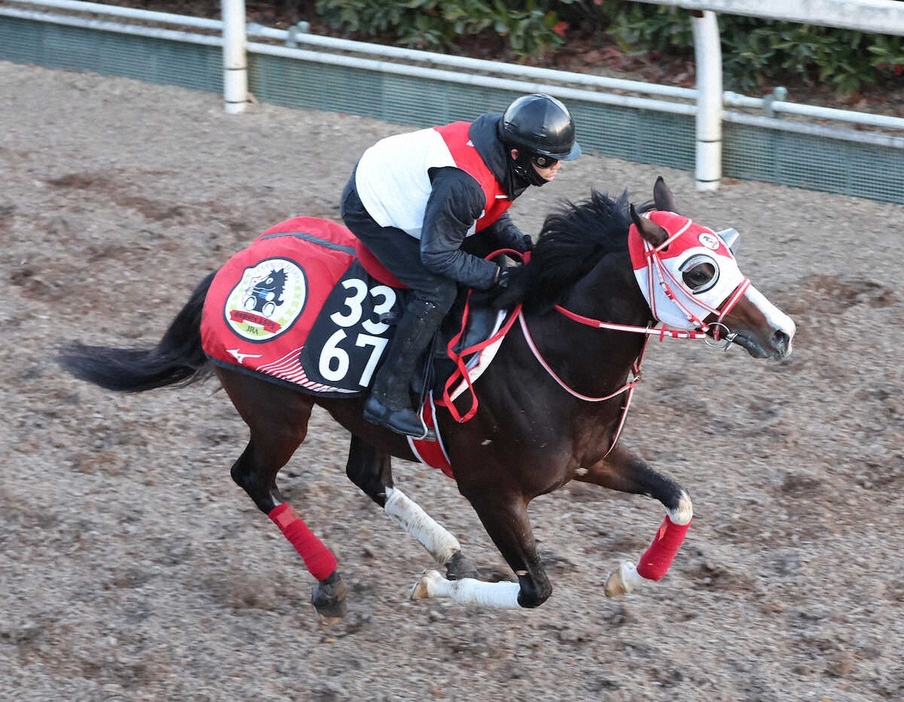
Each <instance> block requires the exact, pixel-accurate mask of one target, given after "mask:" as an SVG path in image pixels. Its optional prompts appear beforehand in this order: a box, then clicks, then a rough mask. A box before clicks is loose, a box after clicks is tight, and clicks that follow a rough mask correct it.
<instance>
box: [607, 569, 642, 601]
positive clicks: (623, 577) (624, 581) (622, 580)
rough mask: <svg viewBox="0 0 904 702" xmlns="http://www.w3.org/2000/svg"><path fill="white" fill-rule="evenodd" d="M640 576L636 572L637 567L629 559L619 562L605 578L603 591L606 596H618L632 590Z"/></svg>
mask: <svg viewBox="0 0 904 702" xmlns="http://www.w3.org/2000/svg"><path fill="white" fill-rule="evenodd" d="M640 580H641V577H640V576H639V575H638V574H637V568H636V567H635V566H634V564H633V563H631V561H625V562H624V563H621V564H620V565H619V566H618V568H616V569H615V570H613V571H612V572H611V573H610V574H609V577H608V578H606V585H605V588H604V591H605V593H606V597H620V596H621V595H627V594H628V593H629V592H633V591H634V589H635V588H636V587H637V585H638V584H639V581H640Z"/></svg>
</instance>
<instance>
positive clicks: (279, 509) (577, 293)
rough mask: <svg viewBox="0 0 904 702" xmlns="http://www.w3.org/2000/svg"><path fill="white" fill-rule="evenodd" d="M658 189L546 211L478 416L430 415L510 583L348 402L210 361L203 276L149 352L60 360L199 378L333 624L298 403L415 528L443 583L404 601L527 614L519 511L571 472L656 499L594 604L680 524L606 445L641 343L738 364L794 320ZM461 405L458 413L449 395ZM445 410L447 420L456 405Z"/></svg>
mask: <svg viewBox="0 0 904 702" xmlns="http://www.w3.org/2000/svg"><path fill="white" fill-rule="evenodd" d="M676 212H677V208H676V206H675V204H674V202H673V197H672V194H671V192H670V191H669V190H668V188H667V187H666V185H665V183H664V182H663V181H662V179H661V178H660V179H658V180H657V181H656V184H655V186H654V189H653V202H652V203H648V204H646V205H642V206H639V207H638V208H635V207H634V206H633V205H631V204H630V203H629V201H628V197H627V194H626V193H625V194H622V195H621V196H620V197H616V198H613V197H609V196H607V195H603V194H601V193H599V192H596V191H592V192H591V196H590V198H589V199H588V200H587V201H585V202H583V203H579V204H577V205H575V204H571V203H569V204H566V205H564V206H563V207H562V209H561V210H560V211H558V212H555V213H553V214H551V215H550V216H548V217H547V219H546V221H545V223H544V226H543V231H542V233H541V235H540V237H539V238H538V241H537V244H536V247H535V249H534V251H533V252H532V255H531V257H530V258H529V260H528V261H527V262H526V263H525V264H524V265H522V266H520V267H517V268H515V269H513V273H512V278H511V280H512V282H511V284H510V286H509V288H508V290H507V291H505V292H504V293H503V296H502V297H501V298H499V299H497V300H496V301H495V302H496V304H497V305H498V306H500V307H507V308H509V309H515V310H517V312H518V316H517V323H515V324H513V326H512V327H511V328H510V330H509V331H508V333H507V335H506V337H505V338H504V340H503V342H502V344H501V346H500V347H499V349H498V352H497V354H496V357H495V359H494V360H493V362H492V364H490V365H489V366H488V367H487V368H486V370H485V372H484V373H483V374H482V375H481V376H480V377H479V379H478V380H476V382H475V383H474V386H473V391H474V393H475V395H476V398H477V400H478V405H477V411H476V413H475V414H474V416H473V418H471V419H470V420H469V421H466V422H459V421H456V418H455V417H454V416H453V413H452V412H450V411H449V408H445V409H444V408H442V407H440V408H439V409H437V410H436V417H435V420H436V426H437V429H438V433H439V435H440V436H441V437H442V441H443V444H444V448H445V450H446V452H447V454H448V457H449V461H450V464H451V468H452V471H453V473H454V477H455V480H456V483H457V486H458V489H459V491H460V492H461V494H462V495H463V496H464V497H465V498H466V499H467V500H468V501H469V502H470V504H471V505H472V506H473V508H474V510H475V511H476V513H477V515H478V516H479V518H480V520H481V522H482V523H483V525H484V527H485V529H486V532H487V533H488V535H489V536H490V538H491V539H492V540H493V542H494V543H495V545H496V547H497V548H498V549H499V551H500V553H501V554H502V556H503V557H504V558H505V560H506V561H507V563H508V565H509V566H510V567H511V569H512V570H513V571H514V574H515V575H516V576H517V582H494V583H490V582H483V581H481V580H480V579H479V576H478V572H477V569H476V568H475V567H474V565H473V564H471V563H470V562H469V561H468V560H467V559H466V558H465V557H464V556H463V555H462V553H461V548H460V546H459V543H458V541H457V540H456V539H455V537H454V536H453V535H451V534H450V533H448V532H447V531H446V530H445V529H443V528H442V527H441V526H440V525H439V524H438V523H437V522H436V521H434V520H433V519H432V518H431V517H430V516H428V515H427V514H426V513H425V512H424V511H423V510H422V509H421V508H420V507H419V506H418V505H417V504H416V503H415V502H413V501H412V500H411V499H410V498H408V497H407V496H406V495H405V494H404V493H403V492H402V491H401V490H400V489H398V488H397V487H396V486H395V484H394V481H393V476H392V470H391V466H390V457H391V456H396V457H399V458H403V459H407V460H416V459H417V456H416V454H415V452H414V451H413V448H412V446H413V445H412V444H411V443H410V442H409V440H408V439H407V437H403V436H400V435H398V434H394V433H392V432H391V431H389V430H387V429H384V428H381V427H378V426H375V425H373V424H370V423H368V422H367V421H365V420H364V419H363V417H362V407H363V404H364V400H363V398H362V397H361V396H360V395H358V396H355V397H351V398H344V397H335V396H331V397H326V396H323V395H317V394H314V393H311V392H306V391H302V390H301V389H299V388H295V387H290V386H288V385H285V384H277V383H273V382H270V381H269V380H268V379H266V378H265V377H264V376H261V375H256V374H254V373H248V372H239V371H237V370H234V369H230V368H229V367H226V366H220V365H216V366H215V367H213V366H212V365H211V362H210V359H209V358H208V356H207V355H206V354H205V352H204V349H203V348H202V340H201V331H200V329H201V319H202V310H203V306H204V303H205V298H206V297H207V295H208V290H209V288H210V286H211V281H212V279H213V275H214V274H211V275H210V276H208V278H206V279H205V280H204V281H203V282H202V283H201V284H200V285H199V286H198V287H197V288H196V290H195V291H194V293H193V294H192V296H191V298H190V299H189V301H188V303H187V304H186V305H185V306H184V308H183V309H182V310H181V311H180V312H179V314H178V315H177V316H176V318H175V320H174V321H173V322H172V324H171V326H170V328H169V329H168V331H167V332H166V333H165V335H164V336H163V338H162V340H161V341H160V342H159V344H158V345H157V346H156V347H154V348H148V349H120V348H107V347H94V346H83V345H80V344H74V345H70V346H68V347H67V348H65V349H64V350H63V352H62V353H61V355H60V357H59V358H60V362H61V364H62V365H63V366H64V367H65V368H66V369H67V370H68V371H70V372H71V373H72V374H74V375H75V376H77V377H79V378H81V379H84V380H86V381H89V382H92V383H95V384H97V385H100V386H101V387H104V388H108V389H111V390H116V391H124V392H139V391H144V390H149V389H152V388H158V387H163V386H167V385H178V384H186V383H188V382H192V381H194V380H196V379H198V378H200V377H203V376H204V375H205V372H209V371H211V370H213V371H214V372H215V373H216V375H217V377H218V378H219V381H220V383H221V384H222V386H223V387H224V388H225V390H226V392H227V393H228V395H229V397H230V399H231V400H232V402H233V404H234V405H235V408H236V409H237V410H238V412H239V414H240V415H241V416H242V418H243V419H244V421H245V422H246V424H247V425H248V427H249V429H250V441H249V442H248V445H247V446H246V448H245V450H244V452H243V453H242V455H241V456H240V457H239V459H238V460H237V461H236V462H235V464H234V465H233V466H232V471H231V474H232V478H233V479H234V480H235V482H236V483H237V484H238V485H239V486H241V487H242V488H243V489H244V490H245V491H246V492H247V493H248V495H249V496H250V497H251V499H252V500H253V501H254V503H255V504H256V505H257V507H258V508H259V509H260V510H261V511H262V512H263V513H264V514H267V515H269V516H270V518H271V519H272V520H273V522H274V523H276V524H277V526H279V528H280V529H281V530H282V532H283V534H284V535H285V536H286V538H287V539H288V540H289V541H290V542H291V543H292V544H293V546H295V548H296V550H297V551H298V553H299V554H300V555H301V557H302V559H303V560H304V562H305V565H306V566H307V568H308V570H309V571H310V573H311V574H312V575H313V576H314V578H315V579H316V581H317V582H316V583H315V584H314V593H313V603H314V605H315V607H316V609H317V611H318V612H319V613H320V614H321V615H322V616H324V617H336V616H341V615H342V614H343V612H344V607H345V595H346V590H345V585H344V582H343V580H342V578H341V576H340V574H339V571H338V570H337V562H336V559H335V557H334V556H333V554H332V553H331V552H330V551H329V550H328V549H327V548H326V546H324V544H323V543H322V542H321V541H320V540H319V539H318V538H317V536H316V535H315V534H314V533H313V532H312V531H311V530H310V529H309V528H308V527H307V525H306V524H305V523H304V521H303V520H302V519H301V517H300V516H299V515H298V514H297V513H296V512H295V511H294V510H293V509H292V507H291V506H290V505H288V504H287V503H286V502H285V500H284V499H283V497H282V495H281V494H280V491H279V488H278V487H277V482H276V477H277V474H278V473H279V471H280V469H281V468H282V467H283V466H284V465H286V463H287V462H288V461H289V459H290V458H291V457H292V455H293V454H294V453H295V450H296V449H297V448H298V447H299V445H300V444H301V443H302V441H303V440H304V438H305V435H306V432H307V426H308V420H309V418H310V415H311V411H312V409H313V407H314V405H315V404H316V405H320V406H322V407H324V408H325V409H326V410H327V411H328V412H329V413H330V414H331V415H332V417H333V418H334V419H335V420H336V421H337V422H338V423H339V424H341V425H342V426H343V427H345V428H346V429H347V430H348V431H349V432H351V446H350V451H349V457H348V463H347V474H348V477H349V478H350V479H351V480H352V482H353V483H354V484H355V485H357V486H358V487H359V488H360V489H361V490H362V491H363V492H364V493H365V494H366V495H367V496H369V497H370V498H371V499H372V500H373V501H374V502H376V503H377V504H378V505H379V506H380V507H381V508H383V509H384V510H385V511H386V513H387V514H389V515H391V516H392V517H394V518H395V520H396V521H397V522H399V523H400V524H401V525H402V526H403V527H404V528H405V529H406V530H407V531H408V532H409V533H410V534H411V535H412V536H414V537H415V538H416V539H417V540H418V541H419V542H420V543H421V544H423V546H424V547H425V548H426V549H427V551H428V552H429V553H430V554H431V555H432V556H433V557H434V559H435V560H436V562H437V563H438V564H440V565H441V566H443V567H444V568H445V575H440V573H439V572H437V571H434V570H431V571H428V572H427V573H426V574H425V575H424V576H423V577H422V578H421V580H420V581H419V582H418V583H417V585H416V586H415V588H414V590H413V592H412V596H413V597H434V596H447V597H451V598H454V599H455V600H456V601H458V602H461V603H477V604H483V605H487V606H494V607H537V606H539V605H540V604H542V603H543V602H544V601H546V599H547V598H549V596H550V594H551V593H552V585H551V584H550V581H549V579H548V577H547V575H546V573H545V571H544V568H543V565H542V564H541V561H540V557H539V556H538V553H537V546H536V543H535V541H534V537H533V534H532V530H531V523H530V520H529V517H528V505H529V503H530V502H531V500H532V499H533V498H535V497H537V496H538V495H543V494H546V493H550V492H552V491H554V490H557V489H558V488H560V487H562V486H563V485H565V484H566V483H568V482H569V481H571V480H579V481H583V482H587V483H592V484H594V485H599V486H601V487H605V488H610V489H612V490H618V491H621V492H626V493H633V494H643V495H647V496H649V497H652V498H655V499H656V500H658V501H659V502H661V503H662V505H663V506H664V507H665V511H666V516H665V519H664V521H663V522H662V525H661V526H660V528H659V530H658V532H657V534H656V537H655V539H654V540H653V543H652V545H651V546H650V548H649V549H648V550H647V551H646V552H645V553H644V554H643V555H642V556H641V557H640V559H639V561H638V564H637V566H635V565H634V564H633V563H630V562H624V563H622V564H620V565H619V566H618V568H616V570H615V571H613V572H612V574H611V575H610V576H609V578H608V580H607V581H606V585H605V592H606V594H607V595H609V596H613V595H619V594H623V593H626V592H630V591H631V590H633V589H634V588H636V587H637V586H638V585H640V584H641V583H643V582H645V581H648V580H659V579H660V578H661V577H662V576H663V575H665V573H666V571H667V570H668V568H669V566H670V564H671V562H672V560H673V558H674V557H675V555H676V553H677V551H678V548H679V546H680V544H681V542H682V540H683V538H684V535H685V532H686V531H687V528H688V526H689V525H690V522H691V517H692V514H693V508H692V505H691V500H690V497H689V496H688V493H687V492H686V491H685V490H684V489H683V488H682V487H681V486H680V485H678V484H677V483H676V482H675V481H673V480H671V479H670V478H668V477H666V476H664V475H662V474H660V473H658V472H656V471H655V470H653V469H652V468H651V467H649V466H648V465H647V464H646V463H645V462H644V461H642V460H641V459H640V458H639V457H637V456H636V455H634V454H633V453H632V452H631V451H630V450H628V449H627V448H625V447H623V446H622V445H621V444H620V443H619V442H618V435H619V431H620V429H621V426H622V424H623V422H624V418H625V415H626V413H627V407H628V404H629V401H630V397H631V393H632V391H633V389H634V385H635V383H636V382H637V380H639V372H640V361H641V359H642V355H643V351H644V349H645V346H646V342H647V340H648V339H649V338H651V337H653V336H658V337H665V336H669V337H677V338H703V339H704V340H708V341H709V342H710V343H716V342H718V343H720V344H724V345H725V346H726V347H727V346H728V345H729V344H731V343H735V344H739V345H740V346H742V347H743V348H745V349H746V350H747V351H748V353H749V354H750V355H751V356H753V357H754V358H773V359H781V358H784V357H785V356H787V355H788V354H789V353H790V352H791V340H792V337H793V335H794V331H795V328H794V323H793V322H792V321H791V320H790V319H789V318H788V317H787V316H785V315H784V314H783V313H782V312H781V311H779V310H778V309H777V308H776V307H775V306H773V305H772V304H771V303H769V302H768V300H766V298H765V297H764V296H763V295H762V294H760V293H759V292H757V291H756V289H755V288H753V287H752V286H751V285H750V281H749V280H748V279H747V278H745V277H744V276H743V275H742V274H741V273H740V271H739V270H738V267H737V264H736V262H735V259H734V257H733V255H732V254H731V252H730V250H729V243H730V242H729V238H730V236H731V233H732V232H733V230H726V232H722V233H721V234H716V233H715V232H713V231H712V230H710V229H707V228H705V227H701V226H700V225H698V224H696V223H694V222H692V221H691V220H689V219H687V218H685V217H682V216H680V215H678V214H675V213H676ZM456 402H458V403H459V404H462V405H464V403H463V402H462V401H460V400H457V401H456ZM455 414H460V413H458V412H456V413H455Z"/></svg>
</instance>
